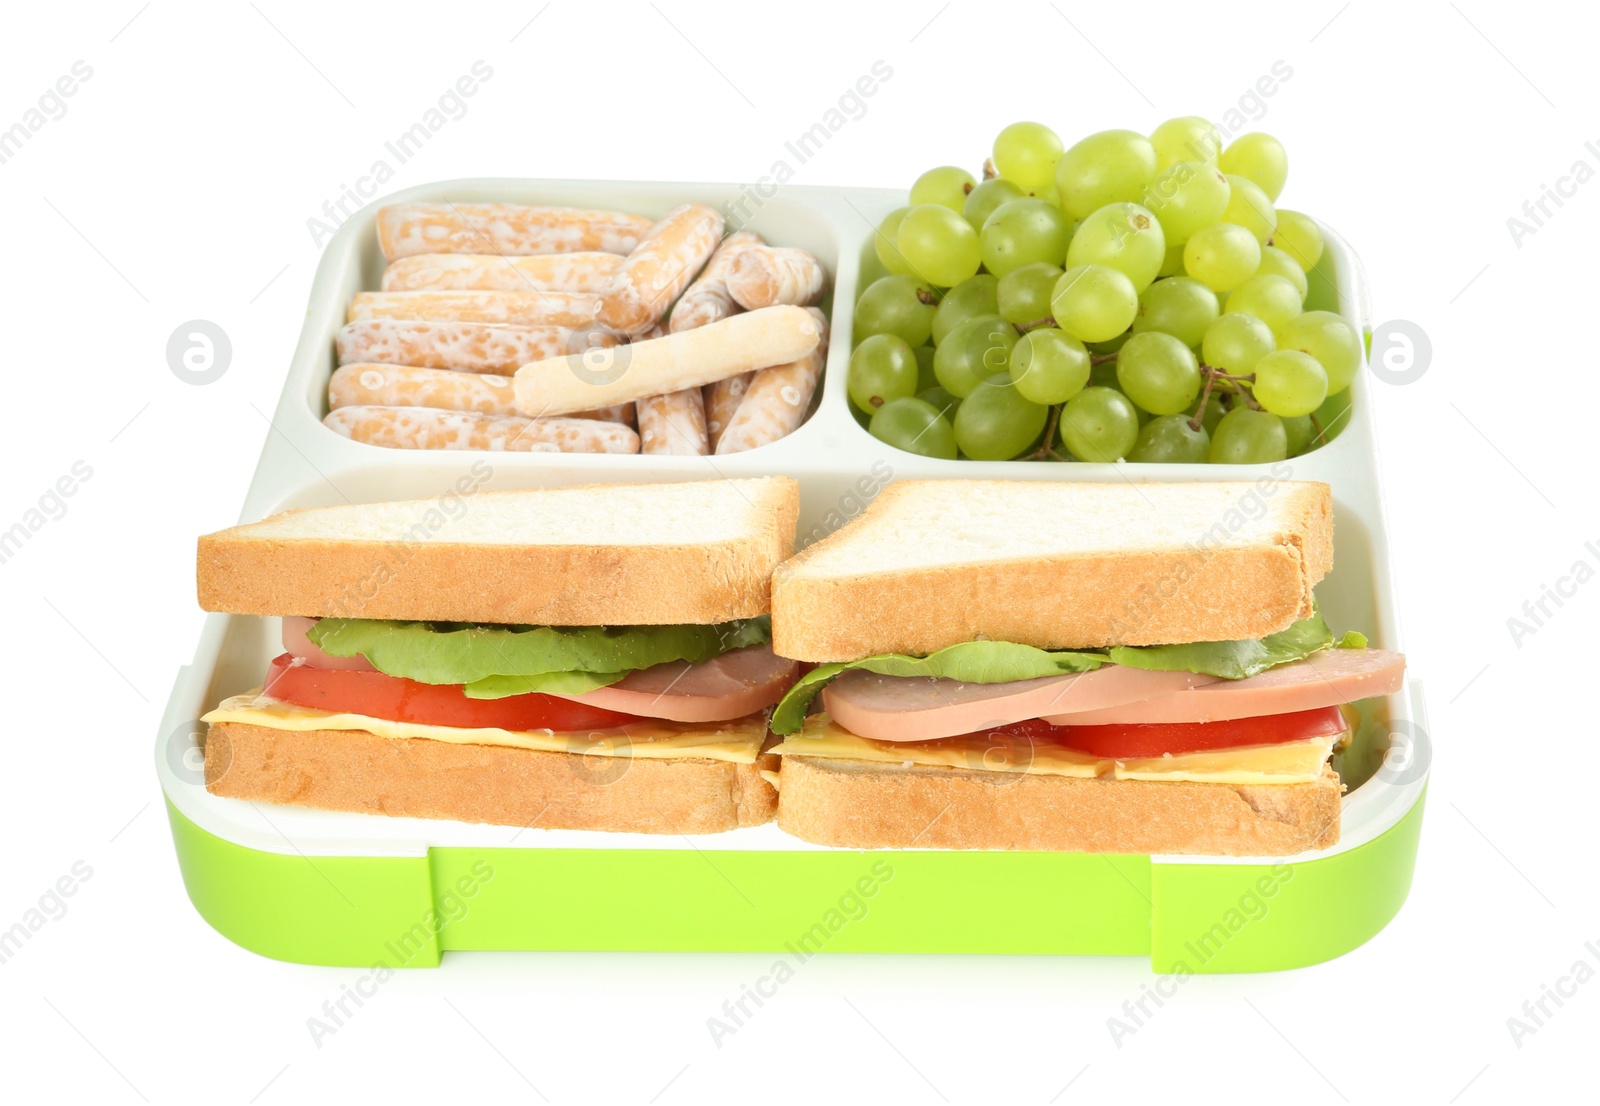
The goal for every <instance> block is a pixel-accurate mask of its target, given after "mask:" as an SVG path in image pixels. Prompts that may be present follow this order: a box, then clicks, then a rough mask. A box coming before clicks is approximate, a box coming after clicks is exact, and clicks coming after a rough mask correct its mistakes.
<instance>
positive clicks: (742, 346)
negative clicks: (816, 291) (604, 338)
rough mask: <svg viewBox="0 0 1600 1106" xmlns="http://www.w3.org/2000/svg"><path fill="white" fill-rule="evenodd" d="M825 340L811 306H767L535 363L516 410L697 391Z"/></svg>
mask: <svg viewBox="0 0 1600 1106" xmlns="http://www.w3.org/2000/svg"><path fill="white" fill-rule="evenodd" d="M820 337H821V327H820V326H819V325H818V323H817V321H816V319H815V318H814V317H812V315H811V314H810V313H808V312H807V311H806V310H805V309H804V308H800V307H787V306H785V307H766V308H762V309H761V310H760V311H750V312H747V313H745V314H742V315H734V316H733V317H731V318H727V319H723V320H722V321H721V322H716V323H712V324H711V325H710V326H703V327H700V328H699V329H697V330H687V331H684V332H682V333H680V334H669V335H667V336H666V337H664V338H653V339H648V340H646V341H642V342H634V343H632V344H631V345H626V346H617V347H615V348H612V349H594V350H589V351H587V352H585V353H581V354H570V355H568V356H566V357H555V358H550V359H548V360H544V361H535V362H533V363H532V364H528V365H524V366H522V368H520V369H518V370H517V375H516V377H515V378H514V380H513V386H514V387H515V389H516V396H517V409H518V410H520V411H521V412H522V413H523V414H524V415H528V416H532V417H538V416H542V415H564V414H567V413H568V412H571V411H582V410H586V409H590V408H594V407H607V406H610V405H611V404H615V403H627V402H629V401H632V400H639V399H646V398H648V397H650V396H659V395H666V394H667V393H668V392H678V391H682V390H684V389H685V388H696V387H699V386H700V385H702V384H709V383H711V382H712V381H713V380H724V379H726V378H727V377H730V376H737V375H739V374H740V373H745V372H750V371H752V370H754V369H761V368H766V367H767V366H769V365H784V364H788V363H789V362H791V361H796V360H798V359H800V358H801V357H804V356H805V355H806V354H807V353H810V352H811V351H812V350H813V349H815V348H816V345H817V342H818V340H819V339H820Z"/></svg>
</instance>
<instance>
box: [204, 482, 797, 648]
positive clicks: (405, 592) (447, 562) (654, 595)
mask: <svg viewBox="0 0 1600 1106" xmlns="http://www.w3.org/2000/svg"><path fill="white" fill-rule="evenodd" d="M746 483H748V484H750V485H752V487H754V486H756V485H759V492H758V493H757V494H756V498H755V499H754V501H753V502H751V503H749V504H748V505H744V504H743V501H741V509H748V511H749V513H750V516H751V520H750V524H749V525H748V526H747V527H746V528H745V532H744V533H742V534H741V535H739V536H737V537H733V538H729V539H726V540H722V541H712V542H700V543H688V544H649V543H640V544H527V543H519V542H518V541H517V540H516V535H515V534H514V533H509V534H507V536H506V540H505V542H504V543H503V544H501V543H491V542H481V541H476V542H467V541H462V542H452V541H449V540H447V538H448V531H445V532H444V537H443V538H438V537H436V538H431V539H430V540H418V541H403V540H401V541H396V540H383V539H377V538H342V537H340V538H328V537H323V536H315V537H312V536H307V537H283V536H281V528H280V531H279V532H276V533H275V534H274V535H273V536H263V535H261V534H258V533H255V532H253V531H254V527H253V526H251V525H244V526H236V527H233V528H232V529H228V530H222V531H220V532H218V533H215V534H208V535H206V536H204V537H202V538H201V539H200V543H199V551H198V557H197V572H196V580H197V591H198V594H199V600H200V605H201V606H202V607H203V608H205V609H206V610H210V611H226V612H229V613H232V614H255V615H307V616H312V617H326V616H334V617H345V618H395V619H428V620H434V621H446V622H498V623H532V624H539V625H554V626H598V625H607V626H623V625H674V624H688V623H697V624H709V623H716V622H725V621H728V620H730V619H735V618H750V617H753V616H755V615H758V614H764V613H766V612H767V611H768V610H770V609H771V576H772V570H773V569H774V568H775V567H776V566H777V564H778V563H779V562H780V561H782V560H783V558H784V557H786V556H788V555H789V553H790V551H791V550H792V549H793V548H794V531H795V522H796V518H797V516H798V514H799V486H798V485H797V484H796V483H795V482H794V481H793V480H790V479H788V478H775V479H771V480H766V481H760V482H757V481H747V482H746ZM606 487H607V485H598V486H596V487H595V488H594V489H592V490H594V491H596V492H597V493H603V492H604V490H605V488H606ZM526 494H530V493H519V492H479V493H478V495H477V499H478V500H479V501H481V502H483V503H492V501H493V500H494V499H495V498H496V497H502V496H517V495H526ZM532 494H537V493H532ZM419 506H421V507H427V506H429V504H427V503H423V504H420V505H419ZM332 510H338V508H333V509H332ZM356 510H357V511H359V508H356ZM303 513H304V512H297V511H291V512H286V513H285V514H284V515H281V516H276V520H278V521H282V520H285V519H287V520H291V521H292V519H293V517H294V516H296V515H299V514H303ZM638 525H639V528H640V530H641V532H643V533H646V534H648V532H649V525H650V523H649V520H648V519H640V520H639V524H638Z"/></svg>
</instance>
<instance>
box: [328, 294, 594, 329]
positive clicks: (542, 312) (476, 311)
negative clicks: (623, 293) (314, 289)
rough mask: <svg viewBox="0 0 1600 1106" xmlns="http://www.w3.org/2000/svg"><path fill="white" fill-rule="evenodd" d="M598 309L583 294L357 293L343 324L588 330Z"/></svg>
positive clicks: (590, 298) (591, 297)
mask: <svg viewBox="0 0 1600 1106" xmlns="http://www.w3.org/2000/svg"><path fill="white" fill-rule="evenodd" d="M599 308H600V300H599V298H598V297H596V296H593V295H590V294H589V293H587V292H357V293H356V294H355V298H353V299H352V300H351V301H350V311H349V313H348V314H347V315H346V318H345V321H346V322H355V321H356V320H357V319H422V320H438V321H442V322H455V323H515V324H517V325H518V326H565V327H573V328H578V327H587V328H593V326H594V315H595V312H596V311H598V310H599Z"/></svg>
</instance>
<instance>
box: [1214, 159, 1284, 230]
mask: <svg viewBox="0 0 1600 1106" xmlns="http://www.w3.org/2000/svg"><path fill="white" fill-rule="evenodd" d="M1228 189H1229V191H1228V206H1227V207H1226V208H1225V209H1224V210H1223V212H1222V221H1223V222H1224V223H1233V224H1235V225H1236V226H1241V227H1243V228H1244V229H1245V230H1248V231H1249V232H1250V233H1251V234H1253V235H1255V236H1256V241H1257V242H1259V243H1261V244H1262V245H1263V246H1265V245H1266V244H1267V243H1268V242H1270V241H1272V232H1273V230H1274V229H1275V228H1276V227H1277V225H1278V209H1277V208H1275V207H1273V206H1272V201H1271V200H1269V199H1268V198H1267V194H1266V193H1265V192H1263V191H1261V189H1260V188H1258V187H1256V183H1255V182H1254V181H1252V180H1249V179H1247V178H1245V177H1240V176H1235V175H1233V174H1231V173H1230V174H1228Z"/></svg>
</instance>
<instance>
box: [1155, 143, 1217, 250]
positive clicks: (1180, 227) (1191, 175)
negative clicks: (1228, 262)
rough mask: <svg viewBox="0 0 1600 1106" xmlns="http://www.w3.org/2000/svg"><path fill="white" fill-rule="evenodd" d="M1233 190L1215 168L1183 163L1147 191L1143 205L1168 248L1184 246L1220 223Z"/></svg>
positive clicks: (1156, 181)
mask: <svg viewBox="0 0 1600 1106" xmlns="http://www.w3.org/2000/svg"><path fill="white" fill-rule="evenodd" d="M1232 194H1233V189H1232V188H1231V187H1230V186H1229V184H1228V178H1227V177H1225V176H1223V175H1222V173H1221V171H1220V170H1218V169H1217V167H1216V166H1215V165H1206V164H1204V163H1203V162H1197V161H1180V162H1178V163H1177V164H1176V165H1174V166H1172V167H1171V168H1170V169H1168V170H1167V171H1166V172H1165V173H1162V174H1161V176H1159V177H1157V178H1156V180H1155V181H1154V182H1153V183H1152V184H1151V185H1150V187H1149V188H1146V189H1145V190H1144V198H1143V200H1141V201H1140V202H1141V203H1143V204H1144V206H1145V207H1147V208H1149V209H1150V211H1151V213H1153V214H1154V215H1155V217H1156V221H1157V222H1159V223H1160V224H1161V232H1162V234H1164V235H1165V236H1166V239H1167V244H1168V245H1169V246H1171V245H1174V244H1177V245H1182V244H1183V243H1184V242H1187V241H1188V240H1189V238H1190V236H1191V235H1193V234H1194V232H1195V231H1197V230H1199V229H1200V228H1202V227H1209V226H1210V225H1211V224H1212V223H1217V222H1221V220H1222V213H1223V212H1224V211H1226V210H1228V197H1229V196H1231V195H1232Z"/></svg>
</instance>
